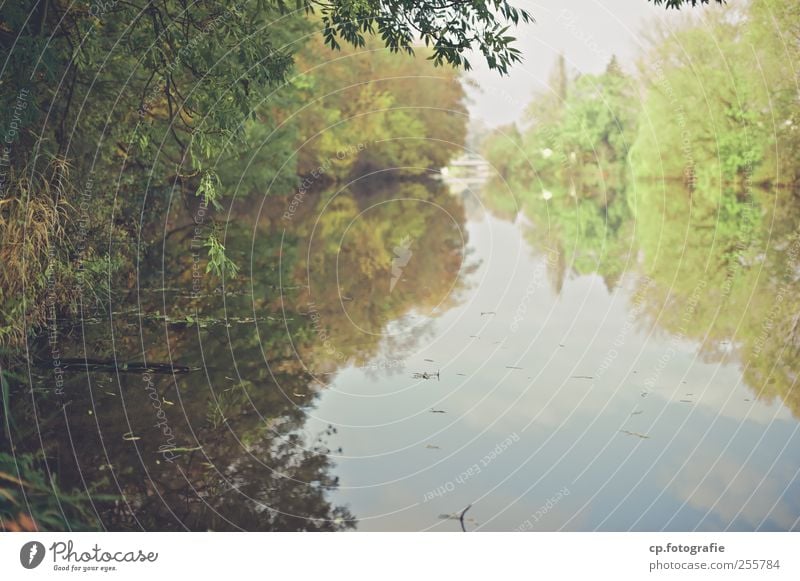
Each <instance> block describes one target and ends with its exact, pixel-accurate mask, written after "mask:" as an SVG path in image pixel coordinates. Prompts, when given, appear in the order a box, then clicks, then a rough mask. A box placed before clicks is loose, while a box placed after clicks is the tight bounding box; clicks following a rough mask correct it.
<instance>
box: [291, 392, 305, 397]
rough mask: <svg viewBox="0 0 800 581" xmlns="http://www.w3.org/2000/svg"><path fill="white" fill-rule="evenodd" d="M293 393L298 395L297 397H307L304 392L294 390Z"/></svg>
mask: <svg viewBox="0 0 800 581" xmlns="http://www.w3.org/2000/svg"><path fill="white" fill-rule="evenodd" d="M292 395H294V396H297V397H305V394H303V393H297V392H296V391H293V392H292Z"/></svg>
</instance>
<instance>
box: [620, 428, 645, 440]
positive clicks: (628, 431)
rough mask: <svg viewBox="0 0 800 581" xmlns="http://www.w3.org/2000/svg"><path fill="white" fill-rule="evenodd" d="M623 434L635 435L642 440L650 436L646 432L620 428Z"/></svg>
mask: <svg viewBox="0 0 800 581" xmlns="http://www.w3.org/2000/svg"><path fill="white" fill-rule="evenodd" d="M620 432H622V433H623V434H626V435H628V436H636V437H637V438H641V439H642V440H649V439H650V436H648V435H647V434H640V433H639V432H631V431H630V430H620Z"/></svg>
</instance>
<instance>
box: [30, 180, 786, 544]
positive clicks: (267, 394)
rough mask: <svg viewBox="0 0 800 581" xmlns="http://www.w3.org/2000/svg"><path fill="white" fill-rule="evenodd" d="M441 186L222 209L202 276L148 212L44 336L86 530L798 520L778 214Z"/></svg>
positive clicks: (378, 184) (55, 409)
mask: <svg viewBox="0 0 800 581" xmlns="http://www.w3.org/2000/svg"><path fill="white" fill-rule="evenodd" d="M492 188H494V189H492ZM462 189H463V188H462V187H454V188H452V190H453V191H451V189H450V188H448V187H447V186H445V185H444V184H443V183H442V182H440V181H434V180H431V181H425V180H420V181H416V182H409V181H396V180H394V181H393V180H392V179H391V176H385V175H384V176H377V177H374V178H370V179H362V180H359V181H357V182H356V183H354V184H351V185H350V186H349V187H348V188H344V189H341V190H334V191H330V192H323V193H317V194H313V195H311V194H309V195H308V196H307V197H306V198H304V199H303V200H301V202H300V203H299V204H298V205H297V206H296V208H294V210H291V211H290V210H289V208H290V205H289V204H290V199H289V198H268V199H266V200H252V199H248V200H238V201H236V202H235V203H234V204H233V205H232V206H231V208H230V220H229V222H228V229H227V231H226V232H225V236H226V244H227V246H228V248H229V249H230V250H232V253H233V255H234V259H235V260H236V261H237V263H238V264H239V266H240V273H239V275H238V276H237V277H236V279H229V280H226V281H225V283H224V285H219V286H216V283H215V282H214V281H209V280H207V279H208V278H209V277H206V275H205V272H204V268H203V267H200V266H199V264H200V263H199V262H198V260H199V259H198V255H197V253H196V249H195V248H194V247H193V245H192V233H193V227H192V225H190V224H188V225H187V224H185V223H179V222H177V220H175V221H173V218H172V217H170V218H168V219H167V220H166V222H165V223H164V224H160V225H158V228H163V229H164V232H165V234H166V238H165V240H166V242H165V245H164V247H163V248H161V249H158V250H157V251H156V252H154V253H153V254H152V255H148V256H142V257H141V259H140V270H139V273H138V276H137V277H136V278H135V281H136V283H135V284H133V285H132V286H131V284H129V283H128V282H127V281H113V284H112V289H111V290H112V293H111V294H112V297H113V300H114V302H115V306H114V307H113V309H112V312H111V313H108V312H101V313H94V312H93V311H92V309H91V305H85V307H86V311H85V313H84V317H83V322H82V324H80V323H78V324H73V325H68V326H65V328H64V330H63V331H62V333H61V335H60V342H61V343H60V344H61V346H62V348H63V350H64V353H63V356H64V357H72V358H82V357H89V358H91V359H92V360H94V361H96V362H95V363H94V364H93V365H91V366H90V367H89V368H88V369H87V368H86V367H85V366H84V367H80V366H79V365H75V366H73V368H72V369H71V370H68V371H67V373H66V379H67V382H66V383H67V385H66V389H65V390H64V395H62V396H60V397H59V398H58V399H57V401H56V402H55V403H48V404H41V406H40V407H41V409H40V410H39V414H40V417H41V418H42V424H43V429H42V433H43V440H44V443H45V445H46V446H47V447H49V449H50V450H51V458H52V462H51V467H52V468H53V469H55V470H57V471H58V473H59V474H60V477H61V479H62V481H63V482H65V483H66V484H73V485H75V486H78V487H80V488H82V489H84V490H87V491H88V492H89V493H90V494H92V495H93V496H94V497H96V498H97V501H96V503H95V508H96V511H97V515H98V519H99V522H100V523H102V526H105V527H107V528H110V529H138V528H148V529H166V530H181V529H184V528H189V529H200V530H204V529H207V528H212V529H237V528H242V529H248V530H256V529H263V530H274V529H278V530H284V529H292V530H293V529H298V528H300V529H303V528H310V529H322V530H330V529H336V530H339V529H352V528H355V529H357V530H377V531H381V530H441V531H450V530H460V529H461V525H460V522H459V520H458V518H457V517H458V515H459V513H460V512H461V511H462V510H463V509H464V508H465V507H467V506H470V505H471V507H470V509H469V510H468V511H467V513H466V514H465V515H464V521H465V522H464V525H465V527H466V528H467V530H487V531H493V530H499V531H503V530H629V529H633V530H661V529H670V530H694V529H699V530H722V529H730V530H754V529H759V530H762V529H763V530H787V529H797V528H798V527H799V526H800V525H799V524H798V519H799V518H800V482H799V481H798V469H800V446H798V443H800V436H799V435H798V433H797V432H798V421H797V418H798V415H799V414H800V405H798V402H800V398H798V397H797V396H796V395H793V394H795V393H796V390H797V386H796V374H797V369H798V366H797V357H798V348H797V345H798V340H797V339H798V330H797V328H798V327H797V312H798V309H797V304H798V296H797V295H798V288H797V285H796V282H797V276H798V272H800V271H798V268H797V267H798V260H797V258H798V256H797V251H796V246H797V245H798V236H797V233H796V232H795V231H794V230H793V229H792V228H793V227H792V226H791V225H790V224H789V222H790V220H786V222H787V223H786V224H784V223H783V221H782V220H783V219H782V216H785V215H786V214H787V213H788V214H789V215H791V213H792V212H794V211H795V210H796V208H794V207H793V206H792V204H794V202H793V198H791V197H790V196H789V197H786V198H784V197H781V195H780V194H779V195H775V194H768V193H763V194H754V196H755V198H756V199H755V201H754V203H755V204H757V207H758V208H761V209H760V210H759V211H758V212H755V211H753V212H751V213H750V214H741V213H740V214H737V217H736V218H730V219H726V218H725V217H720V216H719V215H714V214H713V213H704V214H703V213H701V214H700V215H698V214H696V209H697V206H696V205H694V206H690V205H688V204H687V205H682V202H681V201H680V200H682V199H683V200H688V199H690V198H691V196H690V195H689V194H687V193H685V192H683V191H682V190H680V189H677V190H676V191H677V193H676V194H675V195H674V199H677V200H678V201H677V202H676V201H669V202H668V203H665V204H664V205H663V206H662V207H657V208H645V209H642V208H641V207H638V206H637V200H639V199H640V198H639V196H638V192H633V193H631V192H628V193H626V194H615V195H614V196H613V198H612V197H611V196H609V195H604V196H600V200H599V201H598V197H597V196H594V197H592V196H586V195H584V194H580V193H578V194H575V193H574V192H573V194H575V195H571V194H570V192H561V191H554V192H553V193H552V198H550V196H547V195H544V196H540V195H539V193H537V194H536V195H532V194H530V195H529V194H525V195H520V194H519V193H516V194H515V193H510V192H505V191H503V189H502V187H501V186H492V185H489V186H487V187H486V188H485V189H484V190H483V191H480V189H475V188H473V189H464V190H463V191H462ZM537 192H538V189H537ZM546 198H548V199H546ZM748 204H749V202H748ZM747 207H751V206H747ZM787 208H788V209H787ZM648 212H649V213H648ZM174 214H175V215H179V212H174ZM794 215H795V216H796V215H797V214H794ZM170 216H172V214H170ZM742 216H745V217H744V218H743V217H742ZM793 317H794V319H793ZM42 353H43V357H46V356H47V351H46V349H45V348H44V345H42ZM141 361H147V362H148V364H149V365H150V366H151V367H152V366H153V365H157V364H168V363H169V362H170V361H172V362H173V363H174V364H175V365H182V366H186V367H189V368H190V369H189V371H188V372H187V373H178V374H175V375H172V374H169V373H158V372H153V373H141V372H137V371H136V370H132V369H130V367H128V368H126V367H125V366H124V363H125V362H141ZM46 371H47V370H46V365H41V366H38V367H36V368H35V369H33V371H32V381H33V382H34V386H35V387H36V389H39V390H50V389H52V383H53V381H52V375H48V373H47V372H46ZM155 371H159V369H158V368H156V369H155ZM65 435H66V437H65ZM104 495H106V496H108V495H110V496H113V497H114V500H113V501H109V500H108V498H106V497H105V496H104Z"/></svg>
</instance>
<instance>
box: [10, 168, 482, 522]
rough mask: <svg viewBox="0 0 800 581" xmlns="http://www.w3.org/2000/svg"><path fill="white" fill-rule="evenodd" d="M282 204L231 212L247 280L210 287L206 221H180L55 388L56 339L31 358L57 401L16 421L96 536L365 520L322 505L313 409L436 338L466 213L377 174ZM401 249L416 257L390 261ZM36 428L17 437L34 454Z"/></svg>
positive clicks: (422, 188) (90, 332) (321, 439)
mask: <svg viewBox="0 0 800 581" xmlns="http://www.w3.org/2000/svg"><path fill="white" fill-rule="evenodd" d="M290 203H291V198H280V197H270V198H268V199H266V200H264V201H263V204H262V201H261V200H252V199H244V200H238V201H236V202H235V203H234V204H233V205H232V206H231V208H230V209H229V215H230V220H229V221H228V223H227V229H226V231H225V244H226V246H227V248H228V250H229V251H230V254H231V255H232V256H233V257H234V258H235V259H236V260H237V261H238V262H239V264H240V267H241V273H240V275H239V276H237V277H236V278H234V279H228V280H225V281H224V283H223V284H222V285H220V286H218V287H217V286H214V285H213V284H212V280H213V279H212V278H211V277H206V276H205V272H204V270H202V268H201V266H200V265H201V261H200V257H201V256H202V254H201V252H203V251H204V250H203V249H202V248H198V247H197V245H196V244H195V242H196V239H197V236H196V233H197V228H198V227H202V219H198V216H199V217H200V218H202V215H203V211H204V209H202V208H197V209H196V210H195V212H194V221H193V222H186V219H185V218H183V221H180V220H181V218H180V217H181V216H185V212H179V211H175V212H173V214H174V216H175V217H173V216H170V217H169V218H168V220H167V221H166V223H165V231H166V232H167V234H166V236H165V244H164V246H163V248H162V249H160V250H161V251H160V252H158V253H156V254H154V255H152V256H148V257H146V258H144V259H143V260H142V262H141V263H140V266H139V275H138V277H136V281H137V284H136V286H135V288H133V289H131V288H128V286H127V281H118V283H117V284H115V285H114V287H113V288H112V289H111V293H112V296H113V298H114V300H113V306H112V312H111V313H96V314H94V315H93V316H85V317H84V318H83V319H82V321H76V322H74V323H72V324H69V323H68V324H66V325H65V327H64V329H63V330H62V331H61V333H60V337H59V338H58V342H59V345H60V349H61V355H60V357H61V359H62V368H63V373H64V378H65V382H64V385H63V390H62V389H59V390H58V393H54V389H53V376H52V373H50V367H51V366H50V361H49V360H48V354H49V353H50V346H49V345H48V343H47V338H46V337H43V338H41V339H40V340H39V341H38V343H37V346H35V348H34V351H35V352H38V353H39V355H38V359H37V360H36V361H35V363H36V365H35V366H34V367H33V368H32V371H33V388H34V393H39V394H42V395H44V393H45V392H50V393H49V394H48V395H49V397H37V398H35V399H34V401H35V409H30V408H29V407H27V406H28V403H29V402H26V401H25V399H24V398H20V399H19V400H17V401H16V402H15V403H16V404H17V405H16V406H15V417H16V418H17V421H18V423H19V422H21V421H22V420H23V419H28V418H31V417H32V416H36V417H38V418H39V428H38V429H39V431H40V432H41V434H42V438H43V441H42V448H43V449H44V450H45V451H46V454H47V459H48V466H49V467H50V468H51V470H53V471H54V472H56V473H57V475H58V479H59V483H60V485H61V487H62V488H64V489H72V488H75V487H77V488H79V489H83V490H85V491H86V492H87V494H89V495H90V497H91V498H92V499H93V502H92V509H93V512H95V513H96V519H97V526H99V527H104V528H108V529H114V530H117V529H139V528H145V529H158V530H183V529H189V530H206V529H212V530H237V529H243V530H343V529H348V528H353V527H354V526H355V525H356V523H357V520H356V518H355V517H354V516H353V514H352V513H351V512H350V510H349V509H348V508H347V507H345V506H343V505H340V504H335V503H332V502H331V501H330V500H329V496H330V492H331V491H332V490H335V489H336V487H337V485H338V478H337V477H336V476H335V475H334V474H333V466H334V463H333V461H332V460H331V449H330V448H329V447H328V446H329V444H328V441H329V440H330V439H331V437H332V436H333V435H334V434H335V433H336V429H335V428H334V427H333V426H329V425H324V426H318V427H314V428H312V429H308V428H307V427H306V426H305V423H306V419H307V416H308V413H309V410H310V409H311V408H312V406H313V405H314V402H315V401H316V400H317V399H318V397H319V394H320V392H321V391H323V390H324V389H326V388H328V387H329V386H330V384H331V382H332V381H333V378H334V377H335V373H336V371H337V370H339V369H340V368H343V367H345V366H359V367H363V366H364V364H365V362H367V361H372V359H374V357H375V356H376V354H377V353H378V352H379V349H386V350H388V351H387V353H389V356H390V357H391V359H389V356H387V359H386V360H387V362H389V363H388V365H386V366H380V365H378V364H376V363H373V364H372V366H373V367H374V368H375V370H377V369H384V368H386V367H388V368H390V369H395V368H396V367H398V366H399V364H395V363H393V362H401V361H402V357H403V353H404V352H405V350H407V349H409V348H411V347H412V346H413V345H414V343H415V341H416V340H417V339H418V338H419V337H420V336H422V335H424V334H425V333H426V332H427V327H426V324H427V323H417V322H415V321H414V318H415V317H417V316H418V317H419V318H422V316H423V315H424V317H425V320H426V321H427V320H429V319H430V318H431V317H434V316H435V313H441V312H445V311H446V310H447V309H448V308H450V307H451V306H452V305H453V304H455V303H456V301H457V300H458V296H459V293H460V289H461V287H462V284H463V283H462V281H463V278H462V277H459V274H460V272H461V270H462V262H463V249H464V247H465V244H466V239H465V237H464V232H463V224H464V213H463V208H462V207H461V205H460V204H459V203H458V201H457V200H455V199H454V198H452V197H450V196H449V194H448V192H447V190H446V189H445V188H444V187H443V186H442V185H441V184H439V183H436V182H432V181H424V180H420V181H415V182H391V181H387V180H385V179H381V177H380V176H378V177H376V178H373V179H365V180H362V181H361V182H358V183H354V184H352V185H351V186H350V187H348V188H346V189H342V190H338V191H329V192H327V191H326V192H322V193H315V194H308V195H307V196H306V197H305V199H304V200H303V203H302V204H300V205H299V206H297V207H296V208H295V211H294V212H293V213H292V215H291V216H288V217H287V213H286V211H287V210H286V209H287V207H289V204H290ZM398 247H400V248H401V249H405V250H407V251H408V253H409V254H412V253H413V256H412V258H413V259H412V260H405V261H403V263H402V264H400V263H399V262H397V261H398V260H399V258H398V256H397V252H396V251H395V249H397V248H398ZM434 247H435V248H436V249H437V251H436V252H430V251H428V249H430V248H434ZM400 258H402V256H401V257H400ZM398 271H399V272H400V275H401V276H399V277H395V275H396V274H397V273H398ZM395 278H397V280H395ZM132 305H134V308H131V306H132ZM415 313H418V314H419V315H415ZM390 328H391V329H390ZM389 330H391V331H392V332H389ZM87 358H88V359H87ZM87 361H88V363H87ZM173 369H174V370H175V371H176V373H174V374H173V373H172V370H173ZM26 416H27V418H26ZM29 425H31V426H33V427H32V428H31V430H30V431H31V433H30V434H28V435H27V436H29V437H22V436H20V438H19V440H18V442H19V443H22V442H24V443H26V444H30V445H31V446H34V442H36V440H37V437H36V434H35V430H36V428H35V426H34V424H33V423H32V422H31V423H30V424H29ZM33 449H35V448H33ZM16 451H17V452H18V453H25V452H26V450H24V449H22V448H21V447H18V448H17V450H16Z"/></svg>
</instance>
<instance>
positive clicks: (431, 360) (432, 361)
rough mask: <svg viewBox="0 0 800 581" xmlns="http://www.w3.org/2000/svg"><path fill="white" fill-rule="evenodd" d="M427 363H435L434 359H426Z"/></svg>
mask: <svg viewBox="0 0 800 581" xmlns="http://www.w3.org/2000/svg"><path fill="white" fill-rule="evenodd" d="M425 361H430V362H431V363H435V362H434V360H433V359H425Z"/></svg>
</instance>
